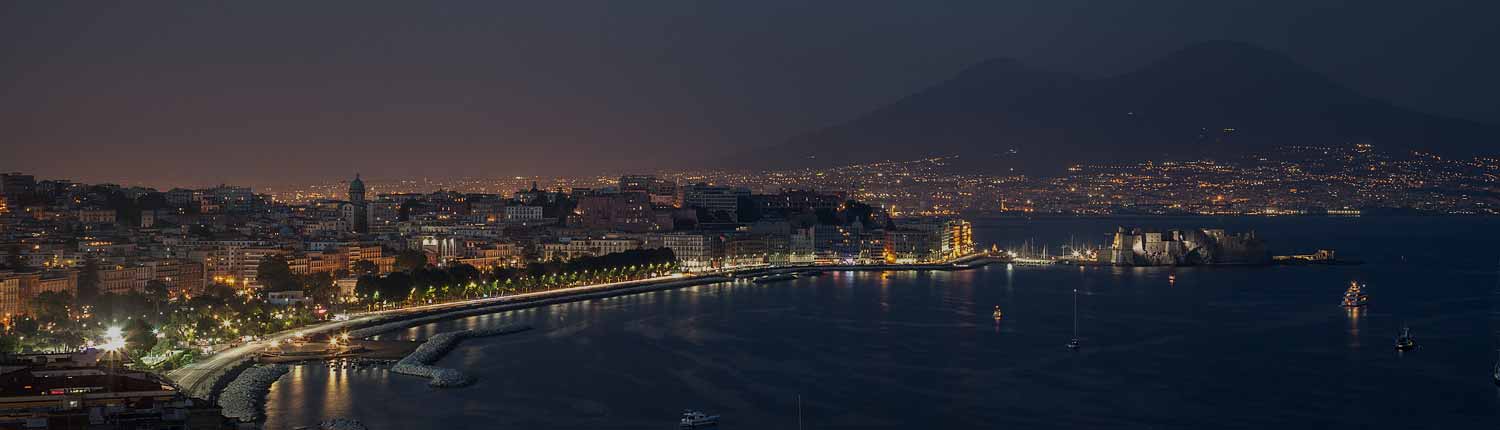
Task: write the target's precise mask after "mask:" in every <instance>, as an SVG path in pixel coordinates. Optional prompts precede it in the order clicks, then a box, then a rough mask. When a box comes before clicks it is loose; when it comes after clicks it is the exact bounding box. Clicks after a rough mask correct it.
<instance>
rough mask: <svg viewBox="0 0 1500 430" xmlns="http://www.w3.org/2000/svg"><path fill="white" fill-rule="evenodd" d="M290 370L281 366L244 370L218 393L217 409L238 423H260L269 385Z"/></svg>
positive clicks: (274, 365)
mask: <svg viewBox="0 0 1500 430" xmlns="http://www.w3.org/2000/svg"><path fill="white" fill-rule="evenodd" d="M289 369H290V368H289V367H287V366H286V365H283V364H273V365H269V366H256V367H251V368H248V369H245V370H244V371H243V372H240V374H239V376H238V377H236V378H234V381H233V382H230V383H229V385H228V386H226V387H224V390H223V391H222V392H220V393H219V407H221V408H224V416H225V417H228V418H233V419H236V420H239V421H240V422H255V421H260V420H261V419H262V418H264V416H262V411H263V410H264V408H265V402H266V394H267V393H270V392H271V384H273V383H275V382H276V380H277V379H281V375H285V374H286V372H287V370H289Z"/></svg>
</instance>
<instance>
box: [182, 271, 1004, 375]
mask: <svg viewBox="0 0 1500 430" xmlns="http://www.w3.org/2000/svg"><path fill="white" fill-rule="evenodd" d="M992 261H994V260H991V259H989V258H988V256H986V255H985V254H982V253H979V254H970V255H966V256H963V257H959V258H955V259H953V260H949V261H946V262H942V263H930V264H892V265H801V266H784V267H775V268H754V269H743V270H731V271H722V272H709V273H702V274H695V275H685V274H674V275H669V276H660V277H654V278H647V279H639V280H633V281H621V282H611V283H603V284H593V285H584V286H578V287H570V288H561V289H556V290H550V291H541V292H534V293H523V294H515V295H507V296H499V297H488V298H479V299H472V300H464V301H457V302H447V303H435V304H430V305H420V306H412V307H407V308H401V309H390V310H381V311H373V312H366V313H360V314H356V315H353V316H351V318H350V319H348V320H345V321H330V322H323V323H318V324H313V325H309V326H305V327H301V328H297V329H292V330H287V331H283V332H279V333H276V334H273V335H270V336H266V337H265V338H264V339H260V340H257V341H253V342H248V343H245V344H243V345H239V346H236V347H233V348H229V349H226V350H224V351H221V352H219V353H217V354H214V355H212V356H209V357H206V358H204V359H202V360H199V361H197V362H194V363H192V364H190V365H188V366H185V367H183V368H181V369H177V370H173V371H170V372H168V373H167V377H168V378H170V379H171V380H172V381H174V382H175V383H176V384H177V385H178V387H179V388H181V389H182V390H183V391H184V392H186V393H188V394H189V395H192V396H195V397H201V398H211V397H213V395H214V390H216V389H219V388H221V387H214V386H213V385H215V384H216V383H217V382H219V381H220V378H218V377H217V376H218V375H220V374H222V373H223V371H224V370H226V369H228V368H231V367H234V366H236V365H238V364H240V363H242V362H243V360H245V359H251V358H254V357H255V355H256V354H259V353H260V352H261V351H262V350H264V349H265V348H266V347H267V346H268V345H270V343H271V342H288V341H290V340H292V339H293V338H296V337H300V336H305V335H314V334H321V333H338V332H342V331H348V330H355V329H361V328H369V327H372V326H377V325H380V326H383V325H390V324H395V323H399V322H401V321H410V320H417V319H421V320H429V319H434V318H437V319H446V318H456V317H460V316H463V315H466V314H475V313H491V312H502V311H507V310H513V309H520V308H526V307H533V306H542V305H549V304H556V303H563V302H571V301H578V300H590V299H596V298H603V297H609V296H615V295H622V294H634V293H640V292H647V291H654V290H661V289H671V288H682V287H689V286H695V285H702V284H709V283H715V282H723V281H729V280H731V279H733V278H734V277H744V276H759V275H771V274H782V273H804V272H810V271H820V272H824V271H846V270H967V269H971V268H975V267H979V266H982V265H983V264H986V263H988V262H992ZM412 322H413V323H416V321H412ZM393 329H394V328H393Z"/></svg>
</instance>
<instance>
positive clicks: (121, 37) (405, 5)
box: [0, 0, 1500, 188]
mask: <svg viewBox="0 0 1500 430" xmlns="http://www.w3.org/2000/svg"><path fill="white" fill-rule="evenodd" d="M809 3H814V2H808V1H806V0H759V1H718V2H700V1H675V0H673V1H668V0H648V1H612V2H593V1H540V2H537V1H532V2H508V1H443V2H416V1H375V0H362V1H349V2H333V1H317V2H307V1H296V2H291V1H288V2H279V1H241V2H232V3H219V2H209V1H182V2H168V1H150V2H126V3H125V4H122V5H103V4H102V3H100V2H83V1H78V2H72V1H52V0H48V1H9V2H4V3H3V5H0V170H6V171H12V170H20V171H25V172H28V173H33V174H36V175H38V176H40V177H47V178H54V177H61V178H71V179H74V180H78V181H88V182H102V181H111V182H117V183H126V184H141V185H150V186H158V187H163V188H165V187H170V186H172V185H207V184H216V183H220V182H227V183H240V184H251V185H266V184H279V183H289V182H299V181H332V180H338V179H344V178H347V177H350V176H353V174H354V172H356V171H358V172H361V173H363V174H364V175H365V177H367V178H374V179H394V178H397V177H412V176H417V177H420V176H429V177H439V176H443V177H446V176H481V175H482V176H510V175H531V174H587V173H619V172H622V171H626V170H631V169H646V168H657V167H681V166H687V165H691V163H692V162H694V161H696V160H704V159H711V158H715V157H718V156H722V154H724V153H726V152H729V151H730V150H732V149H734V148H749V147H755V146H768V145H771V144H775V143H778V142H781V141H783V140H785V139H786V138H788V137H790V136H792V135H795V134H798V133H801V132H804V131H808V130H810V129H813V128H816V127H819V126H823V125H828V124H830V123H833V122H837V121H841V120H844V119H848V118H850V117H853V116H855V115H857V114H859V113H861V112H863V111H866V110H869V109H872V108H874V107H877V106H879V105H882V104H884V103H887V102H890V101H892V100H894V99H897V98H899V97H901V96H903V95H905V94H907V93H910V92H912V91H915V90H917V89H919V88H922V87H924V86H927V85H930V84H932V83H935V82H937V81H940V80H942V79H945V78H947V77H948V76H950V75H952V74H953V73H956V72H957V71H958V70H960V69H963V68H964V67H965V66H967V65H969V64H971V63H974V62H977V61H979V60H982V59H985V58H990V57H1013V58H1018V59H1020V60H1022V61H1024V62H1026V63H1029V64H1033V65H1036V66H1039V67H1044V68H1050V69H1055V70H1060V71H1066V72H1071V73H1075V74H1079V75H1084V76H1105V75H1109V74H1114V73H1119V72H1122V71H1126V70H1130V69H1132V68H1134V67H1137V66H1140V65H1142V64H1144V63H1146V62H1148V61H1150V60H1151V59H1153V58H1155V57H1157V56H1160V55H1162V54H1165V53H1167V52H1169V51H1172V50H1175V49H1178V48H1180V47H1182V46H1183V45H1186V44H1189V43H1193V42H1197V41H1202V40H1210V39H1231V40H1240V41H1246V42H1250V43H1254V44H1257V45H1260V46H1263V47H1266V48H1269V49H1272V50H1277V51H1281V52H1284V53H1287V54H1289V55H1291V56H1292V57H1293V58H1295V59H1296V60H1297V61H1300V62H1302V63H1304V64H1306V65H1308V66H1310V67H1312V68H1314V69H1315V70H1318V71H1320V72H1324V73H1326V74H1328V75H1330V76H1332V77H1333V78H1334V79H1335V80H1337V81H1339V82H1342V83H1345V84H1346V85H1348V86H1350V87H1352V88H1354V89H1356V90H1359V91H1362V92H1364V93H1366V94H1369V95H1372V96H1376V97H1380V98H1384V99H1388V100H1390V101H1392V102H1394V103H1396V104H1399V105H1404V106H1409V107H1413V108H1416V109H1420V110H1425V111H1429V112H1435V113H1440V114H1446V115H1452V116H1458V117H1463V118H1468V119H1474V120H1479V121H1484V122H1490V123H1500V103H1496V102H1495V100H1496V99H1497V96H1500V79H1497V77H1500V56H1497V55H1495V52H1496V47H1497V46H1500V30H1497V29H1500V25H1496V24H1495V22H1494V19H1495V17H1496V16H1500V14H1497V12H1500V4H1497V3H1500V2H1468V3H1470V4H1467V5H1465V4H1464V3H1463V2H1433V1H1424V2H1412V1H1404V2H1361V1H1347V2H1337V1H1286V2H1280V1H1254V2H1252V1H1243V2H1232V3H1235V4H1238V6H1236V5H1231V4H1229V3H1231V2H1221V1H1201V0H1193V1H1142V2H1134V1H1131V2H1127V1H1063V0H1046V1H1006V0H991V1H974V2H937V1H824V2H815V4H809ZM1354 5H1357V6H1358V7H1357V8H1356V7H1354Z"/></svg>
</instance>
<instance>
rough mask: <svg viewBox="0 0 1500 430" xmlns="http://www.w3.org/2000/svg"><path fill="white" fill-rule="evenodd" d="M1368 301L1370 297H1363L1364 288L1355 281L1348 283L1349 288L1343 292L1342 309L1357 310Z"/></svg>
mask: <svg viewBox="0 0 1500 430" xmlns="http://www.w3.org/2000/svg"><path fill="white" fill-rule="evenodd" d="M1369 301H1370V296H1367V295H1365V286H1364V285H1360V284H1359V282H1357V281H1349V288H1348V289H1346V290H1344V303H1343V305H1344V307H1346V308H1358V307H1362V306H1364V305H1365V303H1366V302H1369Z"/></svg>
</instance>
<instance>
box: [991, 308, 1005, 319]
mask: <svg viewBox="0 0 1500 430" xmlns="http://www.w3.org/2000/svg"><path fill="white" fill-rule="evenodd" d="M994 315H995V319H996V320H999V319H1000V318H1001V317H1003V316H1005V313H1004V312H1000V305H995V314H994Z"/></svg>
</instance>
